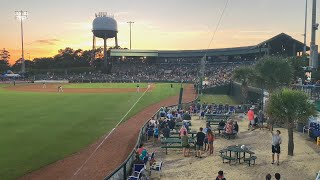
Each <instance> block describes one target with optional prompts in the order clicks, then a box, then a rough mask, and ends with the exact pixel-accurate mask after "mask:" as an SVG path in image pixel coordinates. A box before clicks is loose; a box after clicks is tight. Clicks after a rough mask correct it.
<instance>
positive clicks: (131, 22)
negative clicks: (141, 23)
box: [127, 21, 134, 50]
mask: <svg viewBox="0 0 320 180" xmlns="http://www.w3.org/2000/svg"><path fill="white" fill-rule="evenodd" d="M127 23H128V24H129V26H130V50H131V25H132V24H133V23H134V22H133V21H129V22H127Z"/></svg>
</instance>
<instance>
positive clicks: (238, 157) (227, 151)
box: [220, 145, 257, 166]
mask: <svg viewBox="0 0 320 180" xmlns="http://www.w3.org/2000/svg"><path fill="white" fill-rule="evenodd" d="M220 153H221V157H222V159H223V160H225V159H227V160H229V163H230V162H231V160H235V162H237V161H238V162H239V164H241V159H243V161H244V162H246V163H248V164H249V166H250V165H251V161H254V163H255V160H256V159H257V157H256V156H252V155H253V154H255V153H254V152H252V151H249V150H247V149H246V148H241V146H240V145H234V146H228V147H227V148H225V149H223V150H221V151H220ZM223 153H225V155H223ZM232 153H235V155H236V156H235V157H232V156H231V154H232ZM241 153H243V156H241ZM246 153H247V154H250V157H249V158H246ZM228 154H229V156H228ZM223 162H224V161H223Z"/></svg>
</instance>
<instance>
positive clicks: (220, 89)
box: [202, 82, 262, 104]
mask: <svg viewBox="0 0 320 180" xmlns="http://www.w3.org/2000/svg"><path fill="white" fill-rule="evenodd" d="M202 93H204V94H221V95H229V96H232V97H233V98H234V100H235V101H236V102H237V103H239V104H242V103H244V104H246V103H248V101H249V102H260V101H261V98H262V89H260V88H255V87H251V86H249V91H248V97H247V102H245V98H244V96H243V94H242V90H241V84H240V83H237V82H230V83H228V84H226V85H221V86H216V87H210V88H205V89H203V91H202Z"/></svg>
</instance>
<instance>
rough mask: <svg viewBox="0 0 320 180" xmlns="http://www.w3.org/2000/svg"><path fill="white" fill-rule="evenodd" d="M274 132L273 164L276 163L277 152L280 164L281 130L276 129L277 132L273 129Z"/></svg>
mask: <svg viewBox="0 0 320 180" xmlns="http://www.w3.org/2000/svg"><path fill="white" fill-rule="evenodd" d="M271 134H272V164H274V154H275V153H276V154H277V165H279V156H280V144H281V143H282V139H281V136H280V134H281V132H280V131H279V130H277V131H276V134H274V133H273V131H271Z"/></svg>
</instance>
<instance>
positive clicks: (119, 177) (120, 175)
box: [104, 97, 198, 180]
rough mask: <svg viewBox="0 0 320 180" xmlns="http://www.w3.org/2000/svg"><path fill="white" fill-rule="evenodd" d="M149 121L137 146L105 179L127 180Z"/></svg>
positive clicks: (140, 134) (185, 104) (140, 135)
mask: <svg viewBox="0 0 320 180" xmlns="http://www.w3.org/2000/svg"><path fill="white" fill-rule="evenodd" d="M197 99H198V97H196V99H194V100H193V101H190V102H187V103H183V104H182V107H183V108H185V107H188V106H190V105H191V104H193V103H195V102H196V101H197ZM173 107H178V105H177V104H176V105H171V106H167V108H173ZM159 112H160V109H159V110H158V111H157V112H156V113H155V114H154V115H153V116H152V117H157V118H158V117H159ZM150 118H151V117H150ZM148 123H149V121H147V122H146V123H145V124H144V125H143V127H142V128H141V129H140V133H139V137H138V139H137V143H136V145H135V147H134V148H133V150H132V151H131V153H130V154H129V156H128V157H127V159H126V160H125V161H124V162H123V163H122V164H121V165H120V166H119V167H118V168H117V169H116V170H114V171H113V172H112V173H111V174H110V175H108V176H106V177H105V178H104V180H126V179H127V177H128V174H129V173H130V171H131V167H132V164H133V161H134V159H135V155H136V154H135V153H136V149H137V148H138V146H139V145H140V144H141V142H142V141H144V139H145V132H146V128H147V125H148Z"/></svg>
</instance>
